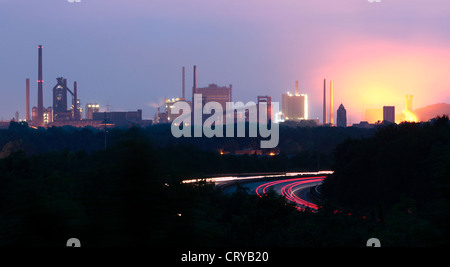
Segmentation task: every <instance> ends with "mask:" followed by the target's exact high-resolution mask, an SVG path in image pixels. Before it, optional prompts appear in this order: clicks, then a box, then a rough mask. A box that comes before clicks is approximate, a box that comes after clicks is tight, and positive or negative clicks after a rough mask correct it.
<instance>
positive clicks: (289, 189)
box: [255, 176, 326, 210]
mask: <svg viewBox="0 0 450 267" xmlns="http://www.w3.org/2000/svg"><path fill="white" fill-rule="evenodd" d="M325 177H326V176H316V177H303V178H296V179H283V180H277V181H272V182H267V183H264V184H261V185H260V186H258V187H257V188H256V190H255V191H256V194H257V195H258V196H259V197H262V196H263V195H264V194H266V192H267V190H268V189H269V188H270V187H275V186H277V185H281V184H284V183H286V185H284V186H283V187H282V188H281V190H280V192H281V195H283V196H284V197H286V199H288V200H289V201H292V202H294V203H296V204H297V205H299V206H303V207H308V208H311V209H313V210H317V209H318V208H319V207H318V206H317V205H316V204H314V203H311V202H309V201H306V200H304V199H302V198H300V197H299V196H298V195H296V194H295V191H297V190H298V187H300V186H301V185H306V184H311V183H317V182H321V181H323V180H324V179H325ZM301 188H304V187H301ZM297 209H299V210H303V208H301V207H298V208H297Z"/></svg>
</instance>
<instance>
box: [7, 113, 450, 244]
mask: <svg viewBox="0 0 450 267" xmlns="http://www.w3.org/2000/svg"><path fill="white" fill-rule="evenodd" d="M449 136H450V125H449V123H448V118H442V119H439V120H438V121H436V122H435V123H434V124H433V125H415V124H405V125H401V126H399V127H387V128H384V129H381V130H379V131H377V133H376V134H375V135H373V131H368V130H357V129H356V130H355V129H336V128H322V127H317V128H296V129H291V128H284V129H283V128H282V129H280V149H281V152H282V153H280V155H277V156H272V157H269V156H256V155H252V156H233V155H220V154H219V153H217V149H218V148H221V147H224V146H226V145H229V146H242V145H243V144H244V145H245V143H240V142H244V141H245V140H244V141H243V140H239V139H236V140H226V138H223V139H216V140H214V139H210V140H203V139H197V140H195V139H194V141H191V140H190V139H185V140H184V141H183V140H181V139H173V138H171V137H170V129H168V128H164V127H150V128H147V129H139V128H132V129H129V130H111V131H110V132H109V133H108V136H107V144H108V145H107V149H106V150H105V149H104V133H103V132H102V131H95V130H89V129H83V130H75V129H61V128H53V129H48V130H37V131H36V130H32V129H29V128H28V127H26V126H24V125H20V124H12V125H11V127H10V129H9V130H4V131H0V148H1V147H3V149H2V150H1V154H0V158H2V159H0V245H3V246H5V245H18V246H24V245H25V246H28V245H31V246H64V245H65V242H66V241H67V239H68V238H71V237H76V238H78V239H80V240H81V242H82V244H83V246H132V245H146V246H365V242H366V241H367V239H369V238H371V237H377V238H379V239H380V240H381V242H382V245H386V246H387V245H390V246H428V245H445V244H448V241H447V240H448V238H447V236H448V225H449V223H448V222H449V221H448V214H449V213H448V212H449V210H448V209H449V202H448V188H449V187H448V185H449V179H450V173H449V162H450V160H449V159H450V158H449V151H450V149H449V139H448V137H449ZM363 137H364V138H363ZM403 137H404V138H405V140H404V139H403ZM444 137H446V138H444ZM344 140H347V141H344ZM343 141H344V142H343ZM342 142H343V143H342ZM338 143H342V144H341V145H339V146H337V144H338ZM336 146H337V148H336ZM283 147H289V148H290V150H288V151H289V153H283ZM335 148H336V149H335ZM284 150H286V149H284ZM397 150H401V151H402V152H398V153H399V154H395V151H397ZM333 151H335V154H334V155H333V154H332V152H333ZM416 151H418V152H416ZM416 153H418V154H417V155H416ZM398 156H406V158H405V157H403V158H398ZM334 158H335V159H334ZM390 159H392V160H394V159H395V160H396V162H395V163H396V164H393V163H392V164H391V163H389V160H390ZM368 162H370V163H368ZM332 164H333V165H334V167H333V168H334V169H335V170H336V173H335V175H333V176H332V177H330V178H327V181H326V182H325V184H324V186H323V188H322V190H323V193H324V194H325V197H326V199H328V200H329V202H328V203H325V204H324V207H323V208H322V209H321V210H320V211H319V212H317V213H312V212H309V211H305V212H299V211H297V210H296V209H295V208H294V207H293V206H292V205H290V204H289V203H287V202H286V201H285V199H284V198H282V197H280V196H278V195H276V194H274V193H272V192H270V193H269V194H268V195H267V196H265V197H263V198H259V197H257V196H256V195H252V194H249V193H248V192H246V190H245V189H241V190H238V192H237V193H235V194H233V195H226V194H223V193H222V192H220V190H218V189H215V188H214V187H213V186H212V185H211V184H207V183H203V182H201V183H197V184H182V183H180V182H181V181H182V180H183V179H187V178H192V177H195V178H197V177H201V176H203V175H208V174H213V173H233V172H262V171H270V172H273V171H286V170H307V169H309V170H315V169H317V168H318V167H320V166H326V165H328V166H326V167H331V165H332ZM318 165H320V166H318ZM326 167H324V168H326ZM383 170H384V171H383ZM419 175H420V176H419ZM378 179H379V180H378ZM405 179H408V180H407V181H405ZM377 181H382V183H378V182H377ZM374 185H377V186H378V187H376V188H375V187H374ZM376 190H378V191H376ZM374 191H375V192H374ZM349 213H350V214H351V215H349Z"/></svg>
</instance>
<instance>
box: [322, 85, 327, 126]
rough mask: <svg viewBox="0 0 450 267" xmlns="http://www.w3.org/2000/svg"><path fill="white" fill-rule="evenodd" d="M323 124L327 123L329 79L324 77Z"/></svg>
mask: <svg viewBox="0 0 450 267" xmlns="http://www.w3.org/2000/svg"><path fill="white" fill-rule="evenodd" d="M322 122H323V125H325V124H327V80H326V79H323V119H322Z"/></svg>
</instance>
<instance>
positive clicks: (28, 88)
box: [25, 78, 31, 123]
mask: <svg viewBox="0 0 450 267" xmlns="http://www.w3.org/2000/svg"><path fill="white" fill-rule="evenodd" d="M25 102H26V105H27V106H26V108H25V110H26V113H27V114H26V120H27V122H28V123H29V122H30V121H31V116H30V79H29V78H27V80H26V98H25Z"/></svg>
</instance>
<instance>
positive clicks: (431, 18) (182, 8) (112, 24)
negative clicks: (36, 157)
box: [0, 0, 450, 122]
mask: <svg viewBox="0 0 450 267" xmlns="http://www.w3.org/2000/svg"><path fill="white" fill-rule="evenodd" d="M81 1H82V2H81V3H69V2H68V1H67V0H39V1H31V0H20V1H19V0H0V36H1V44H2V47H3V53H1V54H0V73H1V74H0V76H1V80H2V83H1V84H0V120H1V119H2V118H3V119H5V120H6V119H10V118H12V117H13V116H14V113H15V112H16V111H19V113H20V118H21V119H23V118H24V117H25V79H26V78H30V79H31V81H32V83H31V85H32V86H31V91H32V94H31V97H32V99H31V104H32V106H35V105H37V99H36V95H37V83H36V80H37V46H38V45H40V44H42V45H43V47H44V50H43V55H44V105H45V106H51V105H52V102H51V101H52V98H51V89H52V88H53V86H54V85H55V84H56V78H57V77H61V76H62V77H65V78H67V79H68V84H69V85H70V88H72V87H73V81H74V80H76V81H77V82H78V91H79V98H80V99H81V102H82V107H84V105H85V104H86V103H89V102H98V103H99V104H100V105H101V106H103V107H104V106H105V105H106V104H107V103H109V105H110V109H112V110H136V109H142V110H143V117H144V118H152V117H153V114H154V113H155V111H156V109H155V108H154V106H155V104H157V103H161V102H162V101H163V99H164V98H165V97H167V98H172V97H180V96H181V67H182V66H186V77H187V79H186V85H187V86H186V88H187V95H190V93H191V86H192V66H193V65H194V64H195V65H197V69H198V86H199V87H203V86H206V85H208V84H209V83H217V84H219V85H226V86H228V85H229V84H233V100H234V101H243V102H247V101H256V96H257V95H270V96H272V99H273V101H281V94H282V93H283V92H286V91H288V90H290V91H291V92H292V91H293V87H294V82H295V80H299V82H300V90H301V92H302V93H306V94H308V95H309V99H310V105H309V106H310V111H309V113H310V117H311V118H322V114H321V110H322V106H321V101H322V95H321V91H322V84H323V79H324V78H326V79H327V80H330V79H331V80H333V82H334V88H335V94H334V95H335V104H334V106H335V107H336V108H337V107H338V106H339V104H340V103H343V104H344V106H346V108H347V110H348V111H347V112H348V114H349V116H351V117H352V118H351V119H352V120H353V122H357V121H359V120H360V119H361V112H362V111H363V110H364V109H366V108H381V107H382V106H383V105H384V104H385V105H396V106H398V109H403V108H404V107H403V106H401V105H402V104H403V103H404V98H403V97H402V96H403V95H404V94H413V95H414V97H415V98H414V104H413V105H414V107H415V108H417V107H422V106H426V105H429V104H434V103H438V102H447V103H450V86H449V85H447V84H448V83H447V82H446V79H448V78H449V77H450V68H449V65H450V51H449V49H450V30H449V25H450V24H449V22H450V15H449V14H450V1H448V0H381V1H382V2H381V3H369V2H368V0H327V1H325V0H278V1H275V0H271V1H269V0H158V1H151V0H150V1H149V0H81ZM379 92H380V96H379V97H373V96H374V94H377V93H379ZM381 96H383V97H384V96H386V97H389V99H385V98H383V97H381Z"/></svg>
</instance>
